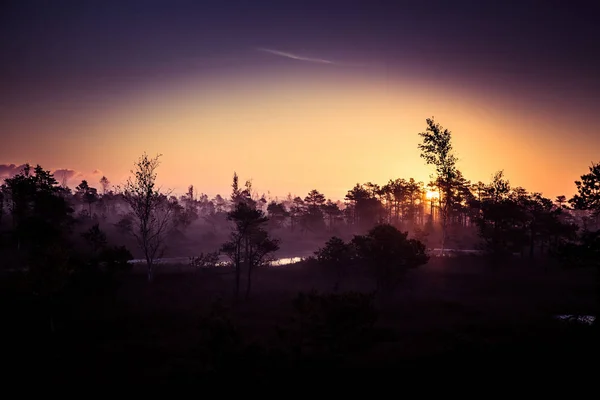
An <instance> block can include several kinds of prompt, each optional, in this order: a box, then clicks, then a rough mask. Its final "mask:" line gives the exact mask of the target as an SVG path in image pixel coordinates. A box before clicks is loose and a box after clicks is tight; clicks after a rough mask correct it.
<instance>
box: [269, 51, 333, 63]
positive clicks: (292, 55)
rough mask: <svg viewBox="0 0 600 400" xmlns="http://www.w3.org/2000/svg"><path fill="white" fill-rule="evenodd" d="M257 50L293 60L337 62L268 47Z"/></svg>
mask: <svg viewBox="0 0 600 400" xmlns="http://www.w3.org/2000/svg"><path fill="white" fill-rule="evenodd" d="M257 50H258V51H262V52H263V53H269V54H274V55H276V56H280V57H286V58H291V59H292V60H298V61H307V62H311V63H318V64H337V63H335V62H333V61H330V60H325V59H322V58H312V57H304V56H299V55H297V54H292V53H288V52H285V51H279V50H273V49H266V48H258V49H257Z"/></svg>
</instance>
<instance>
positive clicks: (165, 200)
mask: <svg viewBox="0 0 600 400" xmlns="http://www.w3.org/2000/svg"><path fill="white" fill-rule="evenodd" d="M160 156H161V155H160V154H159V155H157V156H156V157H154V158H149V157H148V155H147V154H146V153H144V154H143V155H142V156H141V157H140V158H139V160H138V161H137V162H136V163H135V164H134V165H135V169H134V170H132V171H131V173H132V174H133V175H134V176H133V177H130V178H128V179H127V183H126V184H125V186H124V189H123V198H124V199H125V201H126V202H127V204H129V206H130V207H131V209H132V213H133V215H134V224H133V227H132V230H131V232H132V234H133V236H134V237H135V239H136V240H137V243H138V245H139V247H140V249H141V250H142V251H143V253H144V257H145V259H146V265H147V272H148V281H149V282H152V280H153V279H154V266H155V263H156V260H157V259H158V258H160V257H162V256H163V254H164V251H165V234H166V233H167V232H168V231H169V228H170V227H171V224H172V218H171V214H172V212H173V206H172V202H171V201H169V195H170V192H167V193H161V192H160V188H157V187H156V176H157V174H156V169H157V168H158V166H159V165H160V161H159V158H160Z"/></svg>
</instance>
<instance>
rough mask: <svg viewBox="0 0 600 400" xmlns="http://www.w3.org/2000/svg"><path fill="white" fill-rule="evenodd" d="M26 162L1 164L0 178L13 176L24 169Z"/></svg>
mask: <svg viewBox="0 0 600 400" xmlns="http://www.w3.org/2000/svg"><path fill="white" fill-rule="evenodd" d="M24 167H25V164H21V165H16V164H0V178H11V177H13V176H15V175H17V174H18V173H19V172H21V171H22V170H23V168H24Z"/></svg>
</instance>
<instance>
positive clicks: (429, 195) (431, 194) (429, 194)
mask: <svg viewBox="0 0 600 400" xmlns="http://www.w3.org/2000/svg"><path fill="white" fill-rule="evenodd" d="M425 197H427V198H428V199H437V198H438V197H440V194H439V193H438V192H434V191H432V190H430V191H428V192H427V193H426V194H425Z"/></svg>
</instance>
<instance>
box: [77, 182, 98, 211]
mask: <svg viewBox="0 0 600 400" xmlns="http://www.w3.org/2000/svg"><path fill="white" fill-rule="evenodd" d="M75 190H76V194H77V196H79V197H80V198H81V200H82V201H83V202H84V203H87V205H88V216H89V217H90V218H91V217H92V204H93V203H95V202H96V201H98V191H97V189H96V188H93V187H90V186H89V185H88V182H87V181H86V180H82V181H81V183H80V184H79V186H77V187H76V188H75Z"/></svg>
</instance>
